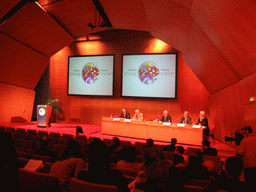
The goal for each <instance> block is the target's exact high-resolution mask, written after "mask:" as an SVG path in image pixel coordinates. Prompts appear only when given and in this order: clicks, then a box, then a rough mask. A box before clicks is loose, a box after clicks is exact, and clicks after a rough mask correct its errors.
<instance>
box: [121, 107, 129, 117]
mask: <svg viewBox="0 0 256 192" xmlns="http://www.w3.org/2000/svg"><path fill="white" fill-rule="evenodd" d="M119 117H120V118H125V119H130V113H129V112H127V111H126V108H125V107H123V109H122V113H121V115H120V116H119Z"/></svg>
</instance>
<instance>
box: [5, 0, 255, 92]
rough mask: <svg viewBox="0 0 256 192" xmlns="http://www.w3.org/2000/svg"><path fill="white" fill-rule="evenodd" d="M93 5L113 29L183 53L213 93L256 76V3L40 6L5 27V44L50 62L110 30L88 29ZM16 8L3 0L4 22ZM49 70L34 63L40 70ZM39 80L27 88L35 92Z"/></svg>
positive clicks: (55, 2)
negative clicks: (145, 35) (77, 41)
mask: <svg viewBox="0 0 256 192" xmlns="http://www.w3.org/2000/svg"><path fill="white" fill-rule="evenodd" d="M95 2H97V3H100V4H101V5H102V7H103V9H104V11H105V13H106V15H107V17H108V19H109V21H110V22H111V24H112V28H111V29H127V30H139V31H149V32H150V33H151V34H152V36H154V37H156V38H159V39H160V40H162V41H164V42H166V43H168V44H169V45H171V46H172V47H174V48H176V49H178V50H179V51H181V52H183V58H184V60H185V61H186V63H187V64H188V65H189V66H190V68H191V69H192V70H193V71H194V73H195V74H196V75H197V77H198V78H199V79H200V80H201V82H202V83H203V84H204V85H205V87H206V88H207V89H208V90H209V92H210V93H215V92H218V91H220V90H222V89H223V88H225V87H228V86H230V85H232V84H234V83H236V82H238V81H240V80H241V79H244V78H245V77H248V76H250V75H251V74H254V73H255V72H256V65H255V60H256V42H255V41H256V33H255V31H256V22H255V19H256V3H255V0H225V1H223V0H215V1H212V0H129V1H127V0H75V1H74V0H39V1H38V4H37V3H27V4H26V5H25V6H23V7H22V8H21V9H20V10H18V11H17V12H16V13H15V14H14V15H13V16H12V17H11V18H10V19H8V20H7V21H6V22H5V23H3V24H2V25H1V26H0V33H1V38H2V39H5V40H6V39H8V38H11V39H12V40H14V41H16V44H18V45H19V46H20V47H19V49H22V47H23V46H25V47H27V48H30V49H32V52H36V53H37V54H40V55H42V56H43V57H45V58H46V60H48V58H49V57H51V56H52V55H53V54H55V53H56V52H57V51H59V50H60V49H62V48H63V47H65V46H67V45H69V44H70V43H71V42H73V40H74V38H76V37H80V36H84V35H88V34H90V33H94V32H97V31H102V30H108V28H99V27H97V28H94V29H90V28H89V27H88V24H89V23H92V24H94V22H95ZM17 3H19V1H18V0H15V1H11V3H10V1H8V0H2V1H1V7H0V9H1V11H0V17H1V18H2V17H3V16H4V15H6V13H8V12H9V11H10V10H11V9H12V8H13V7H14V6H15V5H16V4H17ZM40 6H42V7H40ZM97 24H98V22H97ZM18 45H17V46H18ZM5 46H8V45H5ZM8 58H9V59H8ZM8 60H9V61H12V59H11V55H10V54H3V53H2V57H0V62H1V65H5V66H7V65H8ZM3 61H5V62H3ZM47 64H48V63H47V62H46V64H45V65H43V66H42V64H40V66H38V64H37V62H35V66H36V67H39V68H41V70H44V69H45V67H46V66H47ZM6 68H7V67H6ZM27 70H30V69H27ZM1 75H2V74H1ZM7 79H8V78H7ZM37 80H38V78H37V79H36V80H35V83H32V84H33V85H30V86H27V85H23V86H24V87H28V88H34V86H35V85H36V83H37V82H36V81H37ZM9 83H10V84H15V83H13V82H9ZM21 86H22V85H21ZM195 86H196V85H195Z"/></svg>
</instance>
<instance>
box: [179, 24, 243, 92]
mask: <svg viewBox="0 0 256 192" xmlns="http://www.w3.org/2000/svg"><path fill="white" fill-rule="evenodd" d="M183 58H184V60H185V61H186V62H187V64H188V65H189V66H190V68H191V69H192V70H193V71H194V73H195V74H196V76H197V77H198V78H199V79H200V81H201V82H202V83H203V84H204V86H205V87H206V88H207V89H208V91H209V92H210V93H215V92H217V91H219V90H221V89H223V88H225V87H228V86H230V85H232V84H233V83H236V82H238V81H239V78H238V77H237V74H236V72H235V71H233V69H232V68H230V66H229V65H228V64H227V63H226V61H225V59H224V58H223V57H222V55H221V53H220V52H219V50H218V49H217V48H216V46H215V45H214V44H213V43H212V41H211V39H209V37H208V36H207V35H206V34H205V33H204V32H203V31H202V29H201V28H200V27H199V26H198V25H197V24H196V23H194V24H193V26H192V28H191V32H190V34H189V36H188V40H187V43H186V46H185V51H184V54H183ZM195 86H196V85H195Z"/></svg>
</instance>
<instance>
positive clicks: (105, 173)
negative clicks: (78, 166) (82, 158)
mask: <svg viewBox="0 0 256 192" xmlns="http://www.w3.org/2000/svg"><path fill="white" fill-rule="evenodd" d="M88 159H89V166H88V171H85V170H82V171H80V173H78V175H77V179H80V180H83V181H86V182H90V183H97V184H104V185H114V186H116V187H117V188H118V191H123V192H126V191H127V192H129V191H130V190H129V188H128V185H127V183H126V180H125V178H124V177H123V175H122V173H121V172H120V171H118V170H111V169H110V168H109V161H108V152H107V146H106V144H105V143H104V142H103V141H101V140H100V139H98V138H94V139H93V141H92V142H91V143H90V145H89V148H88Z"/></svg>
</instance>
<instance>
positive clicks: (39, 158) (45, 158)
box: [32, 154, 51, 162]
mask: <svg viewBox="0 0 256 192" xmlns="http://www.w3.org/2000/svg"><path fill="white" fill-rule="evenodd" d="M32 158H33V159H36V160H43V162H51V157H49V156H42V155H37V154H33V155H32Z"/></svg>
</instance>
